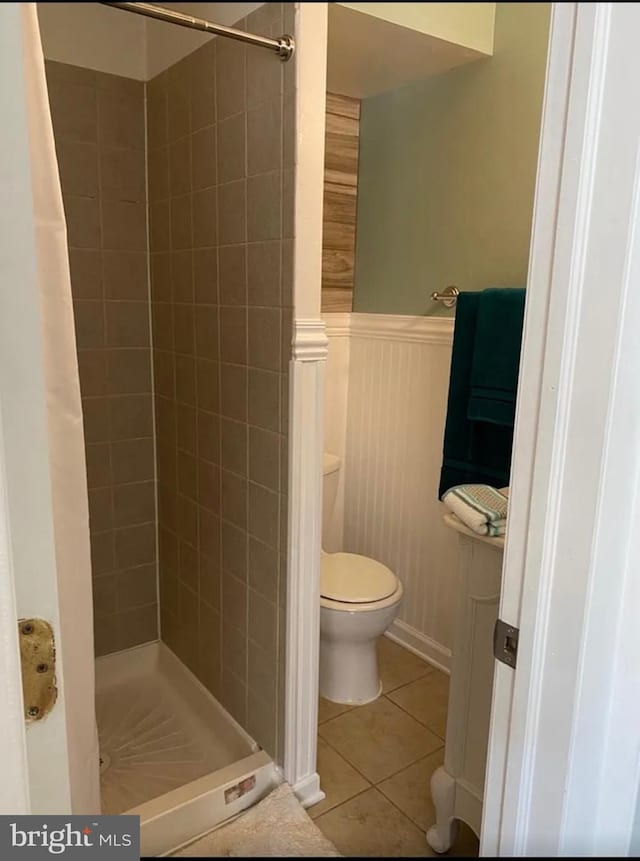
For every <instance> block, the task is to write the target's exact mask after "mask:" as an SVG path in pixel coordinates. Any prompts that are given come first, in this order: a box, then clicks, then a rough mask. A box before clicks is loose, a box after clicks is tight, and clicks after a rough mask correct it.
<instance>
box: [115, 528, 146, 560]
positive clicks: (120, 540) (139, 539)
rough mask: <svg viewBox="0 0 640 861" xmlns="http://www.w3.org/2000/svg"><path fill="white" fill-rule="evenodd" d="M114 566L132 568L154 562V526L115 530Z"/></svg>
mask: <svg viewBox="0 0 640 861" xmlns="http://www.w3.org/2000/svg"><path fill="white" fill-rule="evenodd" d="M114 539H115V554H116V565H117V566H118V567H119V568H134V567H136V566H137V565H145V564H147V563H149V562H154V561H155V558H156V530H155V524H153V523H145V524H142V525H139V526H128V527H127V528H126V529H117V530H116V531H115V533H114Z"/></svg>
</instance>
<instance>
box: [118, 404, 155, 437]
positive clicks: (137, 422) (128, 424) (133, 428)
mask: <svg viewBox="0 0 640 861" xmlns="http://www.w3.org/2000/svg"><path fill="white" fill-rule="evenodd" d="M109 414H110V419H109V420H110V428H111V439H112V440H114V441H117V440H121V439H138V438H140V437H150V436H151V435H152V433H153V404H152V401H151V395H149V394H145V395H115V396H113V397H111V398H109Z"/></svg>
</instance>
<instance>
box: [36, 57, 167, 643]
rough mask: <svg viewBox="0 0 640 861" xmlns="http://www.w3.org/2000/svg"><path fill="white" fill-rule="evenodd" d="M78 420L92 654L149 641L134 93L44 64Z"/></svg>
mask: <svg viewBox="0 0 640 861" xmlns="http://www.w3.org/2000/svg"><path fill="white" fill-rule="evenodd" d="M46 71H47V80H48V86H49V97H50V103H51V113H52V118H53V127H54V135H55V142H56V152H57V156H58V163H59V167H60V176H61V182H62V192H63V196H64V207H65V213H66V217H67V232H68V242H69V257H70V264H71V286H72V293H73V301H74V314H75V321H76V341H77V348H78V364H79V370H80V388H81V394H82V407H83V414H84V427H85V441H86V457H87V477H88V485H89V511H90V528H91V553H92V567H93V578H94V579H93V601H94V617H95V647H96V654H98V655H102V654H105V653H108V652H113V651H116V650H118V649H124V648H127V647H129V646H134V645H136V644H138V643H142V642H145V641H148V640H153V639H155V638H156V637H157V633H158V632H157V594H156V593H157V587H156V580H157V577H156V573H157V572H156V523H155V521H156V513H155V488H154V449H153V406H152V394H151V352H150V324H149V300H148V280H147V220H146V175H145V121H144V84H143V83H142V82H140V81H133V80H129V79H127V78H121V77H117V76H115V75H107V74H103V73H101V72H93V71H89V70H87V69H83V68H79V67H77V66H68V65H65V64H63V63H57V62H51V61H47V64H46Z"/></svg>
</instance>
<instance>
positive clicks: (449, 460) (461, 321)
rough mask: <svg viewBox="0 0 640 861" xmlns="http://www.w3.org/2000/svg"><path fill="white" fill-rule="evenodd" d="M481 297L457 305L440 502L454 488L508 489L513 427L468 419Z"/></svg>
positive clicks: (460, 298) (465, 296) (462, 298)
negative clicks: (477, 485) (480, 486)
mask: <svg viewBox="0 0 640 861" xmlns="http://www.w3.org/2000/svg"><path fill="white" fill-rule="evenodd" d="M481 295H482V294H480V293H461V294H460V295H459V296H458V301H457V303H456V323H455V330H454V335H453V353H452V356H451V375H450V378H449V399H448V402H447V422H446V426H445V432H444V451H443V461H442V471H441V473H440V489H439V493H438V496H439V497H441V496H442V494H443V493H444V492H445V491H447V490H449V488H450V487H453V486H454V485H457V484H489V485H491V486H492V487H505V486H506V485H508V484H509V472H510V468H511V447H512V444H513V427H508V426H502V425H496V424H490V423H488V422H481V421H472V420H471V419H469V417H468V409H469V400H470V397H471V373H472V368H473V357H474V348H475V341H476V329H477V322H478V311H479V306H480V297H481Z"/></svg>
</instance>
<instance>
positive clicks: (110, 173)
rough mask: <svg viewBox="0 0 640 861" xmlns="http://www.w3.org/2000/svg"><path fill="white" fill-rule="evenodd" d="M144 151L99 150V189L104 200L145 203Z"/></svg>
mask: <svg viewBox="0 0 640 861" xmlns="http://www.w3.org/2000/svg"><path fill="white" fill-rule="evenodd" d="M146 181H147V177H146V166H145V152H144V150H140V149H138V150H129V149H113V148H111V147H104V148H103V149H101V150H100V188H101V195H102V197H103V198H105V199H111V200H126V201H131V202H136V203H145V202H146Z"/></svg>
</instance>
